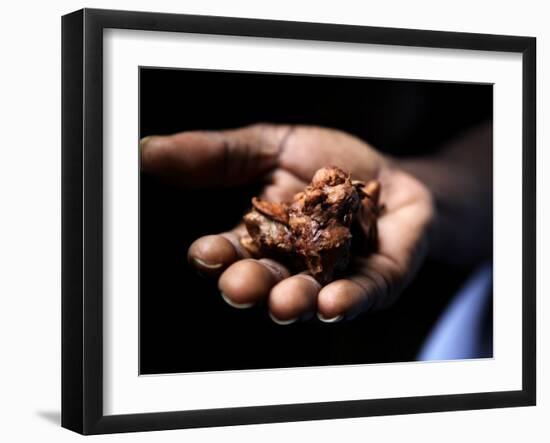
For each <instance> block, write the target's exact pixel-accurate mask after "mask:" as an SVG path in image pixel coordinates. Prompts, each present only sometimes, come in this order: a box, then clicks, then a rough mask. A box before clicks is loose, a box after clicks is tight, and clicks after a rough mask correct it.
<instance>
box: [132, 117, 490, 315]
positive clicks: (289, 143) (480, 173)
mask: <svg viewBox="0 0 550 443" xmlns="http://www.w3.org/2000/svg"><path fill="white" fill-rule="evenodd" d="M491 146H492V143H491V128H490V126H488V125H485V126H480V127H477V128H475V129H474V130H472V131H470V132H469V133H465V134H462V135H461V136H459V137H457V138H456V139H455V141H454V142H453V143H452V144H450V145H449V146H448V147H446V148H444V149H442V150H441V152H442V153H441V154H440V155H438V156H437V157H433V158H425V159H416V160H401V161H396V160H395V159H391V158H389V157H388V156H385V155H383V154H381V153H380V152H378V151H377V150H375V149H374V148H373V147H372V146H370V145H369V144H367V143H366V142H364V141H362V140H360V139H358V138H356V137H353V136H351V135H349V134H346V133H344V132H341V131H337V130H333V129H327V128H321V127H311V126H287V125H270V124H257V125H253V126H248V127H245V128H239V129H234V130H224V131H193V132H184V133H179V134H174V135H170V136H153V137H146V138H144V139H143V140H142V141H141V158H142V168H143V169H144V170H145V171H147V172H150V173H153V174H157V175H160V176H162V177H164V178H166V179H169V180H171V181H173V182H176V183H177V184H179V185H181V186H184V187H188V188H203V187H218V186H219V187H221V186H235V185H242V184H245V183H251V182H257V181H260V182H262V183H265V186H264V187H263V191H262V194H261V195H260V197H261V198H263V199H266V200H269V201H290V200H291V198H292V196H293V195H294V194H295V193H297V192H299V191H302V190H303V189H304V188H305V187H306V185H307V184H308V183H309V181H310V180H311V178H312V176H313V174H314V173H315V171H316V170H317V169H319V168H321V167H324V166H328V165H334V166H338V167H340V168H342V169H343V170H345V171H348V172H350V173H351V175H352V178H354V179H358V180H363V181H368V180H371V179H374V178H376V179H378V180H379V181H380V183H381V189H382V191H381V195H380V203H381V204H382V205H383V206H384V211H383V212H382V214H381V216H380V218H379V220H378V235H379V247H378V250H377V251H376V253H373V254H370V255H365V256H363V255H361V254H359V255H356V256H354V257H353V260H352V263H351V265H350V267H349V270H348V275H347V276H346V277H345V278H341V279H338V280H335V281H332V282H331V283H329V284H327V285H325V286H324V287H321V285H320V284H319V283H318V282H317V281H316V280H315V279H314V278H313V277H311V276H310V275H308V274H307V273H306V272H303V273H300V274H295V275H291V273H290V272H289V270H288V269H287V268H286V267H285V266H284V265H283V264H281V263H277V262H275V261H273V260H269V259H255V258H252V257H251V256H250V254H249V253H248V252H247V251H246V250H245V249H244V248H243V247H242V246H241V245H240V242H239V239H240V237H241V236H242V235H244V234H245V233H246V230H245V228H244V226H243V225H242V224H240V225H238V226H236V227H235V228H233V229H232V230H230V231H227V232H224V233H217V234H212V235H207V236H204V237H201V238H199V239H197V240H196V241H195V242H194V243H193V244H192V245H191V247H190V248H189V251H188V258H189V262H190V264H191V265H192V266H194V267H195V268H196V269H197V270H198V271H199V272H201V273H202V274H203V275H207V276H209V277H211V278H214V279H217V280H218V286H219V289H220V291H221V293H222V296H223V297H224V299H225V300H226V301H227V302H228V303H229V304H230V305H232V306H234V307H236V308H247V307H250V306H253V305H254V304H256V303H258V302H260V301H261V300H267V306H268V309H269V313H270V315H271V317H272V319H273V320H274V321H275V322H277V323H279V324H290V323H293V322H295V321H298V320H305V319H308V318H310V317H312V316H313V315H317V316H318V317H319V319H321V320H322V321H325V322H329V323H330V322H336V321H341V320H349V319H351V318H354V317H356V316H357V315H358V314H361V313H365V312H367V311H370V310H374V309H381V308H385V307H387V306H390V305H391V304H392V303H393V302H394V301H395V300H396V298H397V297H398V296H399V294H400V293H401V292H402V291H403V289H404V288H405V287H406V286H407V284H408V282H410V281H411V279H412V278H413V277H414V276H415V274H416V272H417V270H418V269H419V267H420V266H421V264H422V263H423V261H424V260H425V259H426V257H427V256H428V255H431V256H433V257H437V258H440V259H443V260H447V259H448V258H449V257H450V258H451V260H450V261H454V262H455V264H458V265H468V264H470V263H472V262H475V261H477V260H479V259H480V258H482V257H483V256H484V255H486V254H488V252H489V249H490V243H489V244H484V241H483V240H484V239H485V238H487V237H490V232H488V231H489V228H490V223H487V220H488V217H489V218H490V207H491V205H492V201H491V189H492V178H491V177H492V175H491V173H490V169H491V162H490V160H491ZM488 212H489V214H488ZM359 221H360V222H361V217H360V216H359ZM485 243H486V242H485Z"/></svg>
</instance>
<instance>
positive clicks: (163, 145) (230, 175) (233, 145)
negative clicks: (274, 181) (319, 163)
mask: <svg viewBox="0 0 550 443" xmlns="http://www.w3.org/2000/svg"><path fill="white" fill-rule="evenodd" d="M291 130H292V127H291V126H286V125H281V126H278V125H268V124H256V125H252V126H247V127H243V128H239V129H232V130H224V131H189V132H180V133H178V134H174V135H168V136H149V137H145V138H143V139H142V140H141V141H140V150H141V167H142V169H143V170H144V171H147V172H150V173H153V174H157V175H160V176H163V177H165V178H167V179H170V180H171V181H174V182H176V183H178V184H181V185H184V186H186V187H201V188H203V187H212V186H220V185H228V186H231V185H239V184H244V183H247V182H250V181H253V180H254V179H257V178H259V177H260V176H261V175H263V174H265V173H266V172H268V171H270V170H271V169H273V168H274V167H275V166H276V165H277V164H278V157H279V153H280V152H281V149H282V147H283V145H284V143H285V140H286V138H287V137H288V135H289V133H290V132H291Z"/></svg>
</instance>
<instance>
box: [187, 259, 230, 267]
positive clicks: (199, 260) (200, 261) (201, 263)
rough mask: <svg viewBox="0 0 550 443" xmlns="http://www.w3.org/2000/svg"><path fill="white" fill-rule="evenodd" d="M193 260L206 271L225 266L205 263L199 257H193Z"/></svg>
mask: <svg viewBox="0 0 550 443" xmlns="http://www.w3.org/2000/svg"><path fill="white" fill-rule="evenodd" d="M192 260H193V262H194V263H195V264H197V265H199V266H201V267H203V268H206V269H219V268H221V267H222V266H223V263H206V262H205V261H203V260H201V259H200V258H197V257H192Z"/></svg>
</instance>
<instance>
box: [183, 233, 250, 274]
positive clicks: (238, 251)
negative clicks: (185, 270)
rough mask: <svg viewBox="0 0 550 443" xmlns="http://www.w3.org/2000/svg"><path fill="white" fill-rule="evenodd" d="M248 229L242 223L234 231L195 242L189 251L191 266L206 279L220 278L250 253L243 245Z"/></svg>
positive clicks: (208, 236) (209, 236)
mask: <svg viewBox="0 0 550 443" xmlns="http://www.w3.org/2000/svg"><path fill="white" fill-rule="evenodd" d="M245 233H246V228H245V227H244V225H243V224H242V223H241V224H239V225H238V226H237V227H235V228H234V229H233V230H231V231H228V232H223V233H221V234H216V235H205V236H204V237H200V238H198V239H197V240H195V241H194V242H193V243H192V244H191V246H190V247H189V250H188V251H187V258H188V261H189V264H190V265H191V266H193V267H194V268H195V269H196V270H197V271H198V272H199V274H201V275H203V276H205V277H218V276H220V275H221V273H222V272H223V271H224V270H225V269H227V267H228V266H230V265H231V264H233V263H234V262H236V261H237V260H241V259H243V258H250V256H251V255H250V253H249V252H248V251H247V250H246V249H245V248H244V247H243V245H242V244H241V238H242V237H243V235H244V234H245Z"/></svg>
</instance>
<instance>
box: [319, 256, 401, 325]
mask: <svg viewBox="0 0 550 443" xmlns="http://www.w3.org/2000/svg"><path fill="white" fill-rule="evenodd" d="M355 266H356V269H357V268H358V269H359V270H358V271H357V272H355V273H353V274H351V275H350V276H349V277H347V278H345V279H341V280H336V281H333V282H332V283H330V284H328V285H326V286H325V287H324V288H323V289H322V290H321V292H320V293H319V297H318V300H317V316H318V317H319V319H320V320H321V321H324V322H327V323H334V322H338V321H340V320H343V319H346V320H349V319H352V318H355V317H356V316H357V315H359V314H361V313H364V312H367V311H369V310H374V309H380V308H382V307H384V306H386V305H388V304H390V303H391V301H393V299H394V297H395V294H396V293H398V291H399V288H400V286H401V282H402V277H403V275H402V273H401V270H400V269H399V268H398V267H397V266H396V265H395V264H394V263H393V262H392V261H391V260H389V259H388V258H386V257H384V256H381V255H378V254H375V255H372V256H370V257H369V258H367V259H356V263H355Z"/></svg>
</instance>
